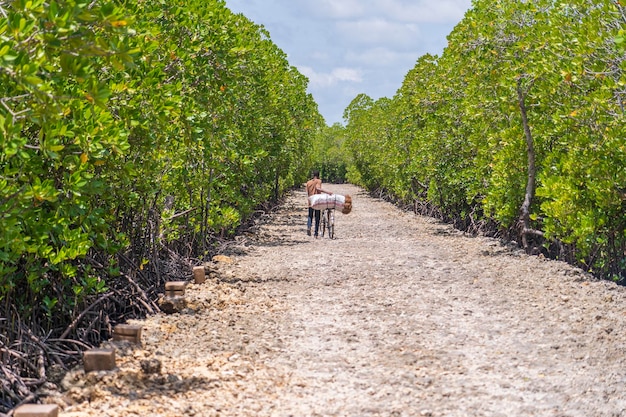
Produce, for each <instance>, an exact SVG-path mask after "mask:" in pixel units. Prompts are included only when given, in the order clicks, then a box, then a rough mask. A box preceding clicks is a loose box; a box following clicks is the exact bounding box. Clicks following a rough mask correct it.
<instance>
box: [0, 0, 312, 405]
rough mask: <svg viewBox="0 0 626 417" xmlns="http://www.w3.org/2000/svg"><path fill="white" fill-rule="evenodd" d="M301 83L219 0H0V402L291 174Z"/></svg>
mask: <svg viewBox="0 0 626 417" xmlns="http://www.w3.org/2000/svg"><path fill="white" fill-rule="evenodd" d="M307 82H308V81H307V79H306V78H305V77H304V76H303V75H301V74H300V73H299V72H298V71H297V70H296V69H295V68H293V67H291V66H290V65H289V63H288V62H287V59H286V55H285V54H284V53H283V52H282V51H281V50H280V49H279V48H278V47H277V46H276V45H275V44H274V43H273V42H272V41H271V39H270V37H269V34H268V33H267V32H266V31H265V30H264V29H263V28H262V27H260V26H258V25H255V24H253V23H252V22H251V21H249V20H248V19H247V18H246V17H244V16H243V15H237V14H233V13H232V12H231V11H230V10H228V9H227V8H226V7H225V4H224V2H223V1H221V0H186V1H184V2H183V1H174V0H159V1H100V0H95V1H94V0H47V1H43V0H15V1H11V2H0V135H1V136H0V217H1V219H2V220H1V230H0V356H1V357H2V359H3V360H2V365H1V366H2V371H1V372H0V374H3V375H4V376H6V378H5V377H2V378H0V383H1V384H2V386H1V387H0V389H1V392H2V396H1V398H0V411H2V410H7V409H9V408H10V407H11V405H12V404H15V403H17V402H18V401H19V400H20V399H21V398H24V397H25V396H26V395H27V394H28V392H29V391H30V390H32V389H35V388H36V387H37V386H38V385H40V384H42V383H43V382H45V380H46V375H45V374H42V373H43V372H45V367H44V363H43V362H45V365H49V364H50V363H54V362H58V363H59V364H61V363H63V362H64V361H65V360H66V359H67V358H68V357H71V356H72V355H75V354H76V353H77V351H79V350H80V349H81V346H87V345H89V344H91V343H98V341H99V340H101V338H103V337H107V336H108V333H107V332H108V331H110V329H111V326H112V325H113V324H114V323H115V322H116V321H120V320H124V319H126V318H128V317H132V316H133V315H137V314H141V312H143V313H145V312H146V311H152V310H154V308H155V305H154V300H155V295H156V291H158V290H159V289H161V286H162V284H163V282H165V281H167V280H168V278H170V277H169V276H167V273H168V268H169V270H178V273H179V274H180V273H182V274H186V273H189V271H190V269H188V268H185V266H187V267H190V265H189V264H187V265H185V260H188V261H189V262H192V261H193V260H194V259H197V260H200V259H204V258H206V257H208V256H210V255H211V254H212V253H213V251H215V249H216V247H215V245H216V242H219V239H220V238H221V237H223V236H225V235H228V234H229V233H232V231H233V230H235V229H236V228H237V227H238V226H239V225H241V224H242V222H244V221H246V219H248V218H249V217H250V215H251V214H252V213H253V212H254V211H255V210H256V209H257V208H259V206H260V205H261V204H264V203H266V202H268V201H271V200H277V199H278V198H279V197H280V195H281V194H282V192H283V191H284V190H286V189H287V188H289V187H292V186H293V185H294V184H300V183H301V182H303V181H304V180H306V175H307V172H306V170H307V168H308V167H309V163H310V157H311V152H310V151H309V149H310V141H311V138H312V137H313V136H314V135H315V134H316V132H317V131H318V130H319V129H320V128H321V127H322V126H323V123H324V121H323V119H322V117H321V116H320V114H319V112H318V109H317V105H316V103H315V102H314V100H313V98H312V97H311V96H310V95H309V94H307V93H306V88H307ZM172 273H175V272H172ZM70 339H71V340H70ZM12 349H15V350H16V351H19V353H15V354H12V353H11V350H12ZM38 361H39V362H38ZM40 362H41V363H40ZM33 364H36V365H33Z"/></svg>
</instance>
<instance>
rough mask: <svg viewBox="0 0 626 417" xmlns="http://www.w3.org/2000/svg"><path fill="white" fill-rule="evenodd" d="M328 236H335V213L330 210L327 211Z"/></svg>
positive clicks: (332, 237)
mask: <svg viewBox="0 0 626 417" xmlns="http://www.w3.org/2000/svg"><path fill="white" fill-rule="evenodd" d="M328 237H329V238H331V239H334V238H335V213H334V212H333V211H332V210H329V211H328Z"/></svg>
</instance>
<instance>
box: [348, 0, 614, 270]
mask: <svg viewBox="0 0 626 417" xmlns="http://www.w3.org/2000/svg"><path fill="white" fill-rule="evenodd" d="M625 28H626V3H624V1H621V0H620V1H615V0H600V1H599V0H568V1H560V0H537V1H511V0H475V1H474V3H473V9H472V10H470V11H469V12H468V13H467V14H466V15H465V17H464V19H463V20H462V21H461V22H460V23H459V24H458V25H457V26H456V28H455V29H454V31H453V32H452V33H451V34H450V35H449V37H448V46H447V48H446V49H445V50H444V52H443V54H442V56H441V57H436V56H428V55H427V56H423V57H421V58H420V59H419V60H418V61H417V63H416V65H415V67H414V68H413V69H412V70H411V71H410V72H409V73H408V74H407V75H406V77H405V80H404V83H403V85H402V87H401V88H400V89H399V90H398V92H397V94H396V95H395V96H394V97H393V98H392V99H388V98H382V99H380V100H372V99H371V98H369V97H368V96H366V95H359V96H358V97H356V98H355V99H354V100H353V102H352V103H351V104H350V106H349V107H348V108H347V109H346V111H345V114H344V116H345V119H346V121H347V128H346V132H345V137H346V139H345V140H346V143H347V146H348V147H349V148H350V150H351V153H352V156H353V158H354V168H355V170H356V172H355V173H353V175H351V177H350V178H349V179H350V180H352V181H356V182H359V183H361V184H363V185H364V186H366V187H368V188H369V189H370V190H384V192H385V193H388V194H389V195H390V196H392V197H393V198H396V199H399V200H401V201H403V202H406V203H409V204H412V205H415V207H416V209H417V210H419V211H428V212H429V213H435V214H437V215H439V216H441V217H442V218H444V219H446V220H449V221H453V222H455V223H456V224H457V225H458V226H459V227H461V228H464V229H466V230H473V231H478V230H486V229H489V230H492V231H493V230H497V233H500V234H503V233H506V234H507V237H511V238H514V239H517V240H518V242H519V243H520V245H523V246H524V247H525V248H526V249H527V250H528V251H529V252H538V251H543V252H544V253H546V254H550V255H552V256H555V257H558V258H560V259H564V260H567V261H570V262H573V263H577V264H579V265H581V266H583V267H584V268H586V269H587V270H590V271H592V272H594V273H596V274H598V275H600V276H603V277H605V278H609V279H614V280H616V281H623V280H624V279H626V162H625V161H626V138H625V137H626V135H625V134H626V131H625V128H624V127H625V126H626V123H625V122H626V120H625V116H626V111H625V107H624V106H625V103H626V31H625Z"/></svg>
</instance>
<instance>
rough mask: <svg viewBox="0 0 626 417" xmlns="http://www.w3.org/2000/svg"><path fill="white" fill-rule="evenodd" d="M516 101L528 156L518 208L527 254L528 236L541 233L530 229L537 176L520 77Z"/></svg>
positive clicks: (533, 148)
mask: <svg viewBox="0 0 626 417" xmlns="http://www.w3.org/2000/svg"><path fill="white" fill-rule="evenodd" d="M517 99H518V104H519V109H520V113H521V116H522V125H523V127H524V136H525V137H526V152H527V156H528V179H527V182H526V194H525V196H524V202H523V203H522V207H520V222H521V224H522V231H521V234H522V244H523V245H524V249H525V250H526V252H529V251H530V248H529V244H528V235H529V234H539V235H541V233H540V232H539V231H535V230H533V229H531V227H530V205H531V204H532V201H533V198H534V197H535V177H536V175H537V168H536V166H535V146H534V143H533V136H532V134H531V132H530V125H529V124H528V113H527V111H526V94H525V92H524V91H523V90H522V79H521V77H520V78H518V79H517Z"/></svg>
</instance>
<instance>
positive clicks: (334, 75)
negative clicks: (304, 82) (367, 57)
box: [298, 66, 363, 88]
mask: <svg viewBox="0 0 626 417" xmlns="http://www.w3.org/2000/svg"><path fill="white" fill-rule="evenodd" d="M298 70H299V71H300V72H301V73H302V74H304V75H305V76H306V77H307V78H308V79H309V86H310V87H311V88H320V87H321V88H328V87H332V86H334V85H336V84H338V83H341V82H351V83H360V82H362V81H363V77H362V75H361V72H360V71H359V70H357V69H353V68H334V69H332V71H331V72H328V73H322V72H316V71H315V70H314V69H313V68H311V67H307V66H301V67H298Z"/></svg>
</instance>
